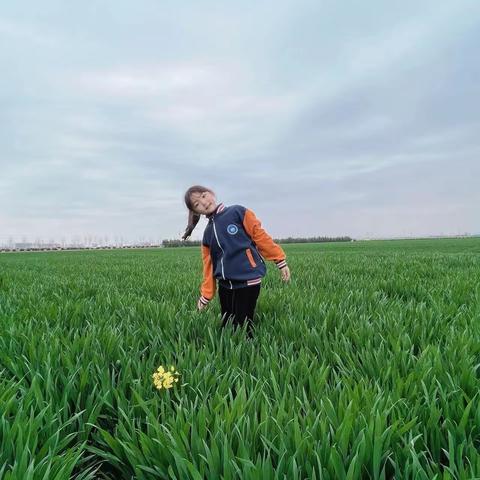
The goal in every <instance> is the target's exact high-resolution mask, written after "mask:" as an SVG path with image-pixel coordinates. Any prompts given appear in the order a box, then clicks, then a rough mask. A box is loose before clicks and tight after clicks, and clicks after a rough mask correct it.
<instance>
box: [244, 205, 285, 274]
mask: <svg viewBox="0 0 480 480" xmlns="http://www.w3.org/2000/svg"><path fill="white" fill-rule="evenodd" d="M243 226H244V228H245V231H246V232H247V233H248V235H250V237H251V239H252V240H253V241H254V242H255V245H256V246H257V248H258V251H259V252H260V254H261V255H262V257H264V258H266V259H267V260H272V261H274V262H275V263H276V265H277V267H278V268H280V269H282V268H288V267H287V260H286V255H285V252H284V251H283V249H282V247H280V245H278V244H277V243H275V242H274V241H273V238H272V237H271V236H270V235H269V234H268V233H267V232H266V231H265V230H264V229H263V228H262V223H261V222H260V220H259V219H258V218H257V217H256V216H255V214H254V213H253V212H252V211H251V210H249V209H248V208H247V209H246V211H245V216H244V217H243Z"/></svg>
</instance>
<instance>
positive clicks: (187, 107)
mask: <svg viewBox="0 0 480 480" xmlns="http://www.w3.org/2000/svg"><path fill="white" fill-rule="evenodd" d="M479 58H480V2H478V0H457V1H455V2H438V1H429V0H425V1H422V2H418V1H409V0H402V1H395V0H392V1H390V2H384V1H381V0H370V1H368V2H365V1H360V0H349V1H346V0H344V1H338V0H336V1H333V0H328V1H321V0H316V1H306V0H295V1H283V0H276V1H262V0H260V1H258V0H257V1H250V0H242V1H241V2H240V1H229V2H224V1H209V0H205V1H195V2H193V1H184V2H178V1H170V0H162V1H158V0H156V1H153V0H152V1H148V0H136V1H135V2H131V1H124V0H115V1H113V0H103V1H89V0H86V1H84V2H64V1H63V0H43V1H42V2H38V1H33V0H32V1H22V0H19V1H16V2H2V4H1V5H0V62H1V65H2V74H1V75H0V127H1V128H0V147H1V148H0V205H1V208H0V243H2V242H4V243H5V242H7V241H12V239H13V240H14V241H21V240H28V241H33V240H35V239H37V240H38V239H40V240H43V241H50V240H54V241H67V242H68V241H71V240H75V239H77V240H78V239H80V238H81V239H84V238H90V239H92V238H101V239H108V240H109V241H113V240H116V241H119V240H121V241H124V242H132V241H136V240H142V239H144V240H153V241H157V240H159V239H160V240H161V239H167V238H168V239H172V238H179V237H180V236H181V234H182V233H183V231H184V229H185V226H186V218H187V210H186V207H185V205H184V203H183V195H184V192H185V190H186V189H187V188H188V187H189V186H190V185H194V184H200V185H205V186H208V187H210V188H212V189H213V190H214V191H215V193H216V195H217V199H218V201H219V202H224V203H225V204H226V205H233V204H241V205H245V206H246V207H248V208H250V209H252V210H253V211H254V212H255V213H256V214H257V216H258V217H259V218H260V219H261V220H262V223H263V226H264V227H265V228H266V230H267V231H268V232H269V233H270V234H271V235H272V236H274V237H276V238H278V237H288V236H293V237H295V236H302V237H305V236H337V235H349V236H351V237H353V238H385V237H405V236H428V235H455V234H464V233H470V234H478V233H480V208H479V206H480V188H479V185H478V184H479V179H480V115H479V112H480V61H479ZM204 225H205V221H202V223H200V224H199V226H198V227H197V229H196V231H195V233H194V234H193V236H192V238H193V239H198V238H201V235H202V231H203V227H204Z"/></svg>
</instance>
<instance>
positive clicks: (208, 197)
mask: <svg viewBox="0 0 480 480" xmlns="http://www.w3.org/2000/svg"><path fill="white" fill-rule="evenodd" d="M190 200H191V201H192V207H193V211H194V212H195V213H198V214H199V215H211V214H212V213H213V212H214V211H215V209H216V208H217V200H216V199H215V195H214V194H213V193H212V192H202V193H196V192H195V193H192V194H191V195H190Z"/></svg>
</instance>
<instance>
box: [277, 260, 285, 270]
mask: <svg viewBox="0 0 480 480" xmlns="http://www.w3.org/2000/svg"><path fill="white" fill-rule="evenodd" d="M275 264H276V265H277V267H278V268H280V269H281V268H285V267H286V266H287V261H286V260H280V261H279V262H275Z"/></svg>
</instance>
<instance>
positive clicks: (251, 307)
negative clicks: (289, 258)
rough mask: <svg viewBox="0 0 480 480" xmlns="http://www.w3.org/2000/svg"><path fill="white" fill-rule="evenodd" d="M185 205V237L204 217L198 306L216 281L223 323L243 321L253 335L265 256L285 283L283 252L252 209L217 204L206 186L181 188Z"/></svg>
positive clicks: (205, 302) (209, 297)
mask: <svg viewBox="0 0 480 480" xmlns="http://www.w3.org/2000/svg"><path fill="white" fill-rule="evenodd" d="M185 205H186V206H187V208H188V210H189V215H188V226H187V228H186V230H185V233H184V235H183V237H182V238H183V239H184V240H186V239H187V238H188V237H189V236H190V235H191V234H192V231H193V229H194V228H195V226H196V225H197V223H198V221H199V220H200V216H201V215H205V216H206V217H207V218H208V225H207V227H206V228H205V232H204V234H203V240H202V259H203V282H202V285H201V288H200V293H201V295H200V298H199V300H198V303H197V307H198V309H199V310H203V309H204V308H205V307H206V306H207V305H208V303H209V302H210V300H212V298H213V297H214V295H215V290H216V281H217V280H218V295H219V298H220V306H221V311H222V320H223V325H222V326H225V324H226V323H227V322H228V321H229V320H231V321H232V323H233V325H234V327H238V326H242V325H243V324H244V323H245V322H247V332H248V336H249V337H251V336H252V333H253V315H254V313H255V306H256V304H257V299H258V295H259V293H260V283H261V281H262V277H264V276H265V273H266V267H265V262H264V258H266V259H267V260H273V261H274V262H275V263H276V265H277V267H278V268H279V270H280V274H281V277H282V280H283V281H285V282H287V281H288V280H290V270H289V268H288V266H287V262H286V260H285V258H286V257H285V253H284V251H283V250H282V248H281V247H280V246H279V245H277V244H276V243H275V242H274V241H273V239H272V238H271V237H270V236H269V235H268V234H267V232H265V230H264V229H263V228H262V226H261V223H260V220H258V218H257V217H256V216H255V214H254V213H253V212H252V211H251V210H249V209H247V208H245V207H242V206H240V205H232V206H230V207H227V206H225V205H224V204H223V203H220V204H217V201H216V198H215V193H214V192H213V191H212V190H210V189H209V188H206V187H202V186H200V185H195V186H193V187H190V188H189V189H188V190H187V191H186V192H185Z"/></svg>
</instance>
